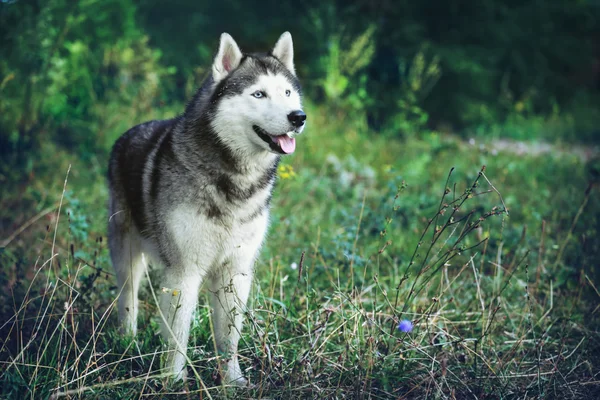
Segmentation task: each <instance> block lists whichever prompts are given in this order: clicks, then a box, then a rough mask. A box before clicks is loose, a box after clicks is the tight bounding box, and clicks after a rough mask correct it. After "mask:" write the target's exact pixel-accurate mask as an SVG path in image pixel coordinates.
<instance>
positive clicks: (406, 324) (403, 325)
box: [398, 319, 413, 333]
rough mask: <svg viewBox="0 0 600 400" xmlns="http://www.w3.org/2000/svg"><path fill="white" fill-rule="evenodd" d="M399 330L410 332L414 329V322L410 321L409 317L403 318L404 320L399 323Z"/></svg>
mask: <svg viewBox="0 0 600 400" xmlns="http://www.w3.org/2000/svg"><path fill="white" fill-rule="evenodd" d="M398 330H399V331H400V332H405V333H408V332H410V331H412V330H413V324H412V322H410V321H409V320H407V319H403V320H402V321H400V323H399V324H398Z"/></svg>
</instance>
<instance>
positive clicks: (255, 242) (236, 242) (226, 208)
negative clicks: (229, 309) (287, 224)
mask: <svg viewBox="0 0 600 400" xmlns="http://www.w3.org/2000/svg"><path fill="white" fill-rule="evenodd" d="M269 196H270V190H261V191H259V192H258V193H256V194H255V195H254V196H252V197H251V198H249V199H247V200H246V201H244V202H241V203H240V204H233V203H225V204H221V205H220V208H219V212H218V213H211V211H210V209H207V208H206V205H199V204H189V203H186V204H181V205H178V206H176V207H174V208H173V209H172V211H171V212H170V213H169V216H168V218H167V220H168V223H167V229H168V234H169V236H170V237H171V241H172V243H174V244H175V245H176V247H177V250H178V253H179V255H180V257H181V258H182V261H183V262H193V263H195V264H200V265H202V266H203V267H205V268H211V267H212V266H214V265H218V264H221V263H222V262H224V261H226V260H227V259H230V258H232V257H234V256H242V257H254V255H255V254H256V252H257V250H258V249H259V248H260V245H261V244H262V241H263V239H264V236H265V234H266V231H267V225H268V213H269V210H268V207H267V206H266V202H267V198H268V197H269ZM185 260H188V261H185Z"/></svg>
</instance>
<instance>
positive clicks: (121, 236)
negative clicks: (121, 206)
mask: <svg viewBox="0 0 600 400" xmlns="http://www.w3.org/2000/svg"><path fill="white" fill-rule="evenodd" d="M126 219H127V216H126V215H114V216H113V218H112V219H111V220H110V221H109V235H108V245H109V248H110V255H111V259H112V263H113V266H114V268H115V272H116V275H117V287H118V292H117V294H118V296H119V298H118V307H119V322H120V326H121V331H122V332H123V333H125V334H128V335H132V336H135V334H136V333H137V316H138V309H139V303H138V290H139V287H140V282H141V280H142V276H143V274H144V269H145V268H146V267H147V264H146V260H144V258H143V256H142V252H141V238H140V235H139V233H138V232H137V229H135V227H133V226H132V225H131V224H129V223H128V221H127V220H126Z"/></svg>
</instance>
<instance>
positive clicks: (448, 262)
mask: <svg viewBox="0 0 600 400" xmlns="http://www.w3.org/2000/svg"><path fill="white" fill-rule="evenodd" d="M302 7H303V8H302V9H300V8H299V6H298V3H283V4H282V3H281V2H276V1H274V0H268V1H267V2H266V3H264V2H262V3H260V5H258V4H257V3H253V2H247V1H239V0H234V1H230V2H220V3H211V2H198V1H194V2H192V1H178V2H175V3H172V2H162V1H157V0H143V1H140V2H135V4H134V2H132V1H129V0H126V1H116V0H110V1H98V0H85V1H80V2H70V1H66V0H49V1H37V0H31V1H24V0H17V1H3V2H0V37H2V44H3V45H2V47H0V186H2V191H1V195H0V196H1V197H0V201H1V204H2V207H0V289H1V290H2V293H4V295H3V296H0V321H3V322H2V325H0V375H1V377H2V379H3V385H2V387H0V397H2V398H16V397H24V396H25V397H31V398H48V397H49V396H50V395H52V394H57V393H59V394H63V395H64V396H66V397H69V396H70V397H77V396H79V397H98V398H139V396H140V395H144V396H145V395H148V396H154V397H161V398H162V397H165V396H169V395H173V396H177V395H180V396H184V395H188V396H189V395H190V394H191V395H193V396H196V395H198V393H200V392H202V390H203V389H202V385H201V383H200V382H198V381H197V380H196V379H191V380H190V381H188V382H187V383H186V384H185V385H184V384H172V383H169V382H168V381H166V380H165V379H164V378H163V377H162V376H161V375H160V372H161V371H160V362H159V360H160V357H161V350H162V347H161V346H162V345H161V341H160V339H159V337H158V336H157V335H156V331H157V322H156V319H155V317H154V316H155V315H156V306H155V304H153V301H151V300H149V299H150V298H151V296H150V295H149V294H148V293H145V294H142V299H143V300H142V311H141V313H142V318H143V321H144V322H143V323H142V324H140V334H139V336H138V337H137V341H136V342H135V343H134V342H132V341H131V340H130V338H126V337H123V336H122V335H120V334H119V333H118V331H117V329H116V321H115V319H116V312H115V310H114V299H115V297H116V295H117V293H116V287H115V283H114V282H115V278H114V276H113V275H112V268H111V265H110V261H109V257H108V252H107V248H106V238H105V235H106V220H107V218H108V216H107V215H106V202H107V189H106V183H105V179H104V175H105V171H106V163H107V151H108V149H109V148H110V146H111V145H112V143H113V142H114V140H115V139H116V137H117V136H119V135H120V134H122V133H123V132H124V131H125V130H127V129H128V128H130V127H131V126H133V125H134V124H136V123H138V122H142V121H144V120H148V119H161V118H169V117H173V116H175V115H176V113H178V112H180V111H181V110H182V109H183V107H184V101H185V100H187V99H188V98H189V96H190V95H191V94H192V93H193V91H194V90H195V88H196V87H197V85H198V84H199V82H200V81H201V80H202V79H203V78H204V76H205V75H206V73H207V71H208V70H209V66H210V62H211V59H212V56H213V54H214V51H215V50H216V44H217V39H218V35H219V34H220V33H221V32H223V31H228V32H229V33H231V34H232V35H233V36H234V37H235V38H236V40H238V42H239V44H240V45H241V47H242V48H243V49H244V50H246V51H255V50H262V49H265V48H268V46H271V45H272V44H273V43H274V40H275V39H276V38H277V36H278V35H279V34H280V33H281V32H282V31H284V30H291V32H292V35H293V37H294V45H295V56H296V65H297V70H298V73H299V76H300V78H301V80H302V82H303V84H304V87H305V93H306V101H305V107H306V111H307V114H308V115H309V118H310V125H309V129H308V131H307V133H306V135H302V137H301V138H299V142H298V144H299V147H298V151H297V153H296V154H294V156H293V157H289V158H285V159H284V163H283V164H282V165H281V167H280V169H279V170H278V175H279V182H278V185H277V187H276V191H275V193H274V198H273V203H274V204H273V212H272V218H271V219H272V224H271V225H272V226H271V228H270V234H269V236H268V240H266V242H265V248H264V249H263V251H262V252H261V256H260V258H259V260H258V262H257V265H256V279H255V287H254V289H253V295H252V299H251V304H250V308H249V310H248V312H247V315H246V320H247V323H246V325H245V328H244V331H243V340H242V342H241V344H240V348H241V363H242V366H243V368H245V369H247V374H248V375H249V377H250V378H251V380H252V381H253V382H254V383H256V384H258V388H256V389H250V390H246V391H236V390H233V389H231V388H224V387H220V386H215V385H213V382H214V368H215V364H216V357H217V352H216V351H215V349H214V348H213V344H212V336H211V328H210V327H211V320H210V319H211V314H210V310H209V309H208V308H207V307H205V306H203V307H200V308H199V311H198V313H197V315H196V318H195V319H194V322H193V329H192V337H191V341H190V351H189V352H188V355H189V356H190V358H191V359H192V360H193V362H194V366H195V367H196V368H197V370H198V371H199V373H200V376H201V378H202V379H203V381H204V383H205V384H206V385H207V386H209V387H210V389H209V393H210V394H211V395H212V396H213V397H219V398H222V397H230V398H265V397H269V398H359V397H361V396H362V397H377V398H396V397H407V398H410V397H415V398H427V397H439V398H446V397H447V398H454V397H456V398H484V397H493V398H495V397H502V398H511V397H515V396H517V397H518V396H521V397H523V396H534V397H539V398H551V397H560V396H566V397H569V396H570V397H578V398H585V396H591V397H590V398H595V397H593V396H594V393H592V392H591V391H593V389H590V388H593V387H595V386H594V385H595V382H596V380H597V379H596V377H597V375H598V371H599V365H600V364H599V362H600V360H599V359H598V356H597V354H598V346H597V343H598V335H597V332H598V316H597V314H598V313H597V309H596V308H597V307H596V306H597V299H598V297H597V296H598V290H597V289H598V284H597V282H598V279H599V278H600V277H599V276H598V271H597V265H599V263H600V235H598V232H599V229H598V227H599V226H600V203H599V202H598V196H597V194H598V183H600V181H599V180H598V179H599V178H598V177H599V176H600V172H599V171H600V167H599V166H598V160H597V159H596V158H594V154H596V155H597V150H594V149H595V148H594V147H593V143H597V140H598V137H597V134H598V128H597V126H598V122H599V119H598V118H599V116H598V112H597V110H598V94H597V92H595V89H593V88H592V84H593V82H594V78H593V77H586V74H585V72H586V71H588V70H589V68H591V65H592V64H591V62H592V61H591V58H592V56H593V53H592V51H591V45H592V39H593V33H594V32H595V31H594V29H596V28H595V25H594V24H595V18H596V19H597V14H598V8H597V6H595V5H594V4H593V2H588V1H577V2H570V1H567V0H555V1H552V2H549V3H547V2H546V3H543V4H542V3H540V2H536V1H526V2H524V3H523V2H519V3H517V2H514V1H503V2H497V1H492V0H484V1H482V2H478V3H477V4H476V3H473V4H466V3H464V2H458V1H434V2H433V3H431V2H429V3H424V2H421V3H420V2H400V3H394V2H358V3H357V2H354V3H347V2H346V3H344V2H333V1H325V2H323V1H321V2H318V4H317V3H311V2H309V3H306V4H303V5H302ZM259 9H260V12H257V11H256V10H259ZM432 10H434V11H435V12H432ZM580 71H582V73H579V72H580ZM588 72H589V71H588ZM164 104H167V105H166V106H165V105H164ZM433 127H436V128H437V127H440V129H439V130H440V131H442V130H443V131H446V130H454V129H459V130H460V133H461V134H462V135H469V137H473V140H472V141H471V142H469V143H466V142H464V141H462V140H461V139H460V138H457V137H455V136H449V135H445V134H442V133H440V132H438V131H433V130H432V128H433ZM442 128H443V129H442ZM463 128H464V129H463ZM378 133H379V134H378ZM398 136H402V140H398ZM492 139H493V140H492ZM512 140H520V141H523V143H515V142H513V141H512ZM538 141H547V142H550V144H542V143H537V142H538ZM576 141H584V142H585V143H584V145H581V146H579V145H572V143H570V142H576ZM594 151H595V153H594ZM482 165H486V166H487V168H486V169H485V170H483V171H482V170H481V166H482ZM452 167H454V170H453V172H452V173H451V174H450V175H449V171H450V170H451V168H452ZM67 170H69V171H70V172H69V174H68V176H67V182H66V190H65V191H63V185H65V174H66V173H67ZM478 172H479V173H478ZM488 179H489V181H488ZM492 185H493V186H492ZM586 188H587V190H586ZM496 190H499V192H500V193H501V196H502V198H501V197H500V196H499V195H498V193H497V192H496ZM505 205H506V206H507V207H508V208H509V210H510V215H507V214H505V213H504V206H505ZM59 206H60V207H59ZM59 209H60V212H59ZM150 277H151V280H152V282H154V284H155V285H157V284H158V282H159V279H160V278H159V276H158V275H157V274H156V273H154V272H153V273H151V274H150ZM155 287H156V286H155ZM200 303H201V304H203V305H204V304H206V301H205V299H201V302H200ZM404 318H406V319H409V320H411V321H412V322H413V323H414V325H415V329H414V330H413V331H412V332H410V333H408V334H404V333H401V332H399V331H398V330H396V329H395V326H396V325H397V323H398V321H399V320H400V319H404ZM200 396H202V397H203V398H205V397H207V396H206V392H202V394H201V395H200ZM596 397H597V396H596Z"/></svg>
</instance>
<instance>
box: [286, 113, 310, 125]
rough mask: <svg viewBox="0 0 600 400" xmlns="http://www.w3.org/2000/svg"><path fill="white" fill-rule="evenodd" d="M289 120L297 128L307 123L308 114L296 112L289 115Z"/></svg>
mask: <svg viewBox="0 0 600 400" xmlns="http://www.w3.org/2000/svg"><path fill="white" fill-rule="evenodd" d="M287 117H288V120H289V121H290V122H291V123H292V125H294V126H295V127H296V128H299V127H301V126H302V125H304V121H306V114H305V113H304V111H302V110H295V111H292V112H291V113H289V114H288V116H287Z"/></svg>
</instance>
